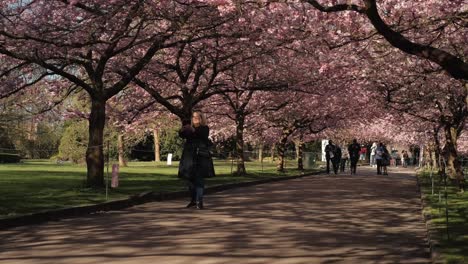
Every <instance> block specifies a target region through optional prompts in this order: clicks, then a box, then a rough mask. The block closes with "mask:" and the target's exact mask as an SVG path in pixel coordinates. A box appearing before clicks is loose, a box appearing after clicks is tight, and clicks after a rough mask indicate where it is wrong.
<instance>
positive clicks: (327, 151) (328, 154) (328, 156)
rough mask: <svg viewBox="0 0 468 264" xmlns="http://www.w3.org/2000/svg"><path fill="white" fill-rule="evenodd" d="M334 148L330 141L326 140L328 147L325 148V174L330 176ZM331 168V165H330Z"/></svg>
mask: <svg viewBox="0 0 468 264" xmlns="http://www.w3.org/2000/svg"><path fill="white" fill-rule="evenodd" d="M335 148H336V146H335V145H333V141H332V140H328V145H327V146H325V159H326V160H327V174H330V161H332V159H333V158H334V157H335V151H336V150H335ZM332 166H333V165H332Z"/></svg>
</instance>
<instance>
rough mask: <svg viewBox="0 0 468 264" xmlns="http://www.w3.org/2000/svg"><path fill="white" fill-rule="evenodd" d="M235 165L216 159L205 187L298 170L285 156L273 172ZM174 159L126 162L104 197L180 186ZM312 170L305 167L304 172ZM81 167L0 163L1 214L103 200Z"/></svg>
mask: <svg viewBox="0 0 468 264" xmlns="http://www.w3.org/2000/svg"><path fill="white" fill-rule="evenodd" d="M235 165H236V164H232V163H231V162H230V161H215V170H216V177H214V178H210V179H207V180H206V185H207V187H209V186H214V185H221V184H227V183H238V182H246V181H253V180H259V179H266V178H275V177H284V176H292V175H298V174H300V173H301V172H300V171H298V170H297V169H294V167H295V166H296V163H295V161H288V162H287V164H286V168H287V169H286V171H285V172H284V173H278V172H276V168H275V165H274V163H271V162H263V165H262V164H261V163H260V162H247V163H246V169H247V172H248V175H247V176H242V177H239V176H233V175H232V174H231V169H232V171H235ZM177 171H178V163H177V162H176V163H173V165H172V166H168V165H166V164H165V163H163V162H161V163H155V162H130V163H129V166H128V167H125V168H121V169H120V174H119V180H120V184H119V187H118V188H116V189H110V190H109V196H108V201H112V200H117V199H123V198H127V197H128V196H131V195H135V194H138V193H142V192H147V191H153V192H155V193H160V192H171V191H180V190H185V188H186V187H185V183H184V182H183V181H182V180H180V179H179V178H177ZM313 171H316V170H306V171H304V173H307V172H313ZM85 179H86V167H85V166H82V165H74V164H56V163H54V162H52V161H49V160H26V161H24V162H22V163H20V164H0V218H9V217H15V216H20V215H25V214H31V213H38V212H44V211H48V210H54V209H61V208H67V207H73V206H82V205H90V204H97V203H102V202H105V201H106V195H105V190H94V189H88V188H84V187H83V186H84V182H85Z"/></svg>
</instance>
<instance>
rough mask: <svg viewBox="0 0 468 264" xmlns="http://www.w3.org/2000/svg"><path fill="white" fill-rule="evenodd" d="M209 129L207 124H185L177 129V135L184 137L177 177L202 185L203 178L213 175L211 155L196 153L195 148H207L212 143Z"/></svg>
mask: <svg viewBox="0 0 468 264" xmlns="http://www.w3.org/2000/svg"><path fill="white" fill-rule="evenodd" d="M209 133H210V129H209V128H208V127H207V126H200V127H195V128H194V131H192V129H191V127H190V126H185V127H183V128H182V129H181V130H180V131H179V136H180V137H182V138H185V139H186V141H185V144H184V150H183V152H182V157H181V159H180V163H179V178H183V179H188V180H191V181H195V182H196V183H198V184H197V185H203V179H204V178H209V177H214V176H215V172H214V166H213V160H212V158H211V156H209V157H206V156H201V155H197V153H196V152H197V148H204V149H208V148H210V147H211V145H212V143H211V141H210V139H209V138H208V135H209Z"/></svg>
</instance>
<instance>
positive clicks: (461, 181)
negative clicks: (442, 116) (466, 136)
mask: <svg viewBox="0 0 468 264" xmlns="http://www.w3.org/2000/svg"><path fill="white" fill-rule="evenodd" d="M444 132H445V147H444V152H445V155H446V158H447V168H448V169H449V174H448V175H449V177H450V178H451V179H456V180H457V182H458V185H459V188H460V191H464V190H465V178H464V176H463V168H462V166H461V163H460V160H459V159H458V153H457V140H458V132H457V128H455V127H452V126H451V125H448V124H447V125H445V126H444Z"/></svg>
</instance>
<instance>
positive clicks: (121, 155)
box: [117, 134, 127, 167]
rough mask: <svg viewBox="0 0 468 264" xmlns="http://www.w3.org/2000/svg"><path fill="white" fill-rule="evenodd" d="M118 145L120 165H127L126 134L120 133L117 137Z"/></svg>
mask: <svg viewBox="0 0 468 264" xmlns="http://www.w3.org/2000/svg"><path fill="white" fill-rule="evenodd" d="M117 145H118V152H119V166H120V167H127V161H126V160H125V150H124V135H122V134H119V136H118V137H117Z"/></svg>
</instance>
